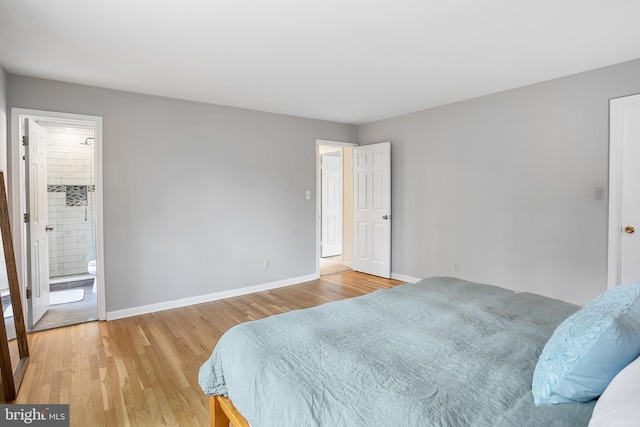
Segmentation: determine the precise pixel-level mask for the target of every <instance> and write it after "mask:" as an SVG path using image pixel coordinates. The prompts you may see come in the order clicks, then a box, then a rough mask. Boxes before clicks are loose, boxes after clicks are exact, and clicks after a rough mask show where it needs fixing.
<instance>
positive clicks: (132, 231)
mask: <svg viewBox="0 0 640 427" xmlns="http://www.w3.org/2000/svg"><path fill="white" fill-rule="evenodd" d="M8 105H9V106H10V107H22V108H32V109H40V110H48V111H61V112H68V113H78V114H90V115H97V116H102V117H103V126H104V236H105V237H104V245H105V276H106V278H105V280H106V295H107V311H108V312H111V311H115V310H122V309H126V308H133V307H138V306H142V305H147V304H153V303H159V302H164V301H171V300H175V299H180V298H187V297H192V296H198V295H204V294H208V293H213V292H218V291H225V290H230V289H235V288H241V287H246V286H251V285H257V284H264V283H270V282H275V281H279V280H286V279H291V278H295V277H300V276H305V275H310V274H314V273H315V268H316V259H315V233H316V231H315V203H314V200H315V196H314V197H312V199H311V201H307V200H306V199H305V191H306V190H311V191H312V192H313V193H315V176H316V173H315V147H316V145H315V140H316V139H326V140H339V141H348V142H355V141H357V127H356V126H352V125H345V124H338V123H332V122H326V121H319V120H311V119H304V118H297V117H291V116H285V115H278V114H270V113H263V112H258V111H251V110H243V109H238V108H229V107H223V106H217V105H210V104H202V103H195V102H188V101H181V100H175V99H169V98H161V97H154V96H147V95H140V94H134V93H128V92H120V91H113V90H107V89H100V88H95V87H88V86H81V85H74V84H67V83H61V82H55V81H50V80H42V79H37V78H30V77H24V76H17V75H12V74H9V75H8ZM266 259H269V260H270V264H271V268H270V269H268V270H265V269H264V264H263V263H264V260H266Z"/></svg>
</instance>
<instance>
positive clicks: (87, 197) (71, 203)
mask: <svg viewBox="0 0 640 427" xmlns="http://www.w3.org/2000/svg"><path fill="white" fill-rule="evenodd" d="M39 124H40V125H41V126H42V127H44V128H45V129H46V130H47V136H48V140H47V159H48V160H47V169H48V170H47V184H48V185H47V195H48V200H49V225H50V226H52V227H53V230H52V231H50V232H49V278H50V279H54V278H60V277H63V276H77V275H84V274H87V263H88V262H89V261H90V260H94V259H96V255H95V247H96V243H95V225H94V224H95V194H96V193H95V185H94V184H95V183H94V182H93V167H94V166H93V165H94V163H93V156H94V142H95V141H94V140H93V139H89V140H87V138H92V137H93V136H94V130H93V126H82V125H74V124H70V125H67V124H57V123H46V122H40V123H39ZM85 142H88V145H87V144H85Z"/></svg>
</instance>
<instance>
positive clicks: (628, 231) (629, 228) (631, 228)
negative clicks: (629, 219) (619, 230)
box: [624, 225, 636, 234]
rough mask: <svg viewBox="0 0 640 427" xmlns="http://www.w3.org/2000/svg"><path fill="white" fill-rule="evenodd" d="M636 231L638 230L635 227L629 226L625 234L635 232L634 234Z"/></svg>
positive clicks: (625, 229)
mask: <svg viewBox="0 0 640 427" xmlns="http://www.w3.org/2000/svg"><path fill="white" fill-rule="evenodd" d="M634 231H636V229H635V228H633V227H632V226H630V225H627V226H626V227H625V228H624V232H625V233H627V234H633V232H634Z"/></svg>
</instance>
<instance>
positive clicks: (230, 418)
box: [209, 396, 249, 427]
mask: <svg viewBox="0 0 640 427" xmlns="http://www.w3.org/2000/svg"><path fill="white" fill-rule="evenodd" d="M209 409H210V411H211V427H229V422H231V424H233V427H249V422H248V421H247V420H246V419H245V418H244V417H243V416H242V415H240V412H238V410H237V409H236V407H235V406H233V403H232V402H231V400H230V399H229V398H228V397H224V396H210V397H209Z"/></svg>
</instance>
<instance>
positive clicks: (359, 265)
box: [353, 142, 391, 278]
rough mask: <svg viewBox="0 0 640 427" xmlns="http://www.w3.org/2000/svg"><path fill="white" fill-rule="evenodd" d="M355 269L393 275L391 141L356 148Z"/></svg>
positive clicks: (354, 185) (354, 156)
mask: <svg viewBox="0 0 640 427" xmlns="http://www.w3.org/2000/svg"><path fill="white" fill-rule="evenodd" d="M353 193H354V194H353V198H354V242H353V246H354V252H355V253H354V257H353V269H354V270H356V271H361V272H363V273H369V274H373V275H375V276H381V277H387V278H388V277H391V143H390V142H382V143H379V144H372V145H363V146H360V147H356V148H354V149H353Z"/></svg>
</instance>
